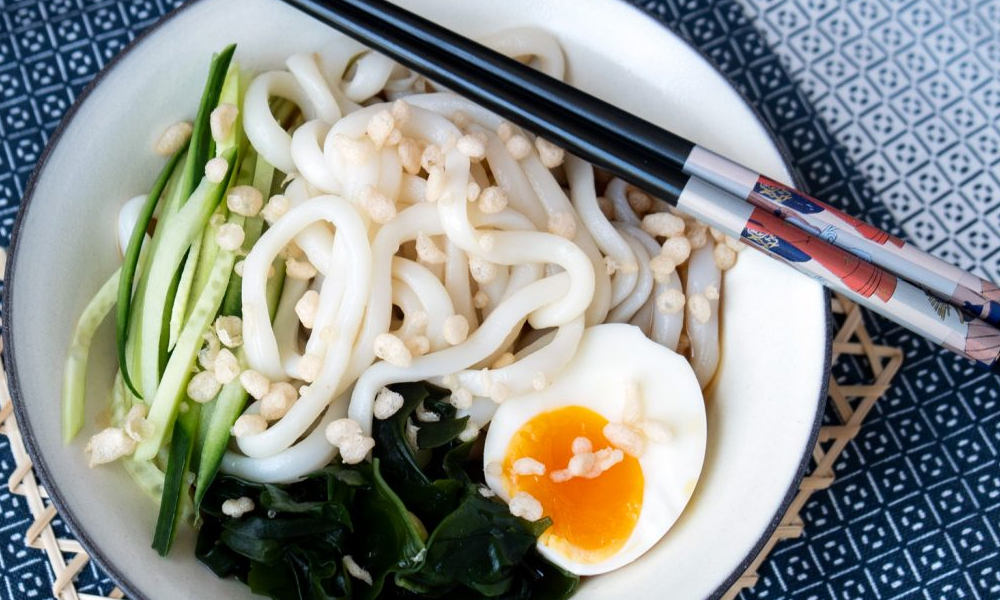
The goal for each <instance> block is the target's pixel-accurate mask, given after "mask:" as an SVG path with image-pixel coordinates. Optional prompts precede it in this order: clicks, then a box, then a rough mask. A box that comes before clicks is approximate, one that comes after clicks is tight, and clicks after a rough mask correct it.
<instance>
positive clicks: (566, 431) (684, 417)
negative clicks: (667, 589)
mask: <svg viewBox="0 0 1000 600" xmlns="http://www.w3.org/2000/svg"><path fill="white" fill-rule="evenodd" d="M705 434H706V424H705V405H704V400H703V398H702V394H701V388H700V387H699V385H698V380H697V378H696V377H695V374H694V372H693V371H692V370H691V367H690V366H689V365H688V362H687V361H686V360H685V359H684V358H683V357H682V356H680V355H678V354H676V353H675V352H672V351H671V350H668V349H667V348H664V347H663V346H661V345H659V344H657V343H655V342H653V341H651V340H650V339H648V338H647V337H646V336H645V335H643V334H642V332H641V331H640V330H639V329H638V328H636V327H633V326H631V325H618V324H610V325H598V326H595V327H591V328H590V329H588V330H586V331H585V332H584V335H583V339H582V341H581V343H580V346H579V347H578V349H577V352H576V355H575V356H574V357H573V359H572V360H571V361H570V362H569V364H567V366H566V367H565V368H564V369H563V370H562V371H561V372H560V373H559V375H558V377H557V378H555V380H554V381H553V382H552V383H551V385H550V386H549V387H547V388H546V389H544V390H542V391H539V392H534V393H530V394H527V395H524V396H520V397H516V398H510V399H508V400H507V401H506V402H505V403H504V404H502V405H501V406H500V408H499V409H498V410H497V412H496V415H495V416H494V417H493V421H492V422H491V423H490V428H489V433H488V434H487V436H486V445H485V449H484V456H483V464H484V469H485V472H486V482H487V483H488V484H489V486H490V487H491V488H492V489H493V491H494V492H496V494H497V495H498V496H500V497H501V498H502V499H503V500H504V501H506V502H508V503H510V506H511V512H513V513H515V514H521V515H522V516H524V515H528V516H526V518H529V519H530V518H537V517H539V516H542V517H548V518H549V519H551V520H552V526H551V527H549V528H548V529H547V530H546V531H545V533H543V534H542V536H541V537H540V538H539V540H538V547H539V551H540V552H541V553H542V554H543V555H544V556H545V557H546V558H547V559H549V560H550V561H552V562H553V563H555V564H557V565H559V566H561V567H562V568H564V569H566V570H568V571H570V572H573V573H576V574H578V575H597V574H600V573H606V572H608V571H611V570H614V569H617V568H619V567H621V566H624V565H626V564H628V563H630V562H632V561H633V560H635V559H636V558H638V557H639V556H641V555H642V554H643V553H645V552H646V551H647V550H649V549H650V548H651V547H653V545H654V544H656V542H657V541H659V540H660V538H662V537H663V535H664V534H666V532H667V530H668V529H670V527H671V526H672V525H673V524H674V522H675V521H676V520H677V518H678V517H679V516H680V514H681V511H683V510H684V506H685V505H686V504H687V502H688V500H689V499H690V498H691V493H692V492H693V491H694V488H695V484H696V483H697V481H698V476H699V474H700V473H701V468H702V463H703V461H704V457H705ZM539 506H540V507H541V511H539V510H538V508H539Z"/></svg>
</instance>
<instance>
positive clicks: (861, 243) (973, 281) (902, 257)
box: [685, 147, 1000, 325]
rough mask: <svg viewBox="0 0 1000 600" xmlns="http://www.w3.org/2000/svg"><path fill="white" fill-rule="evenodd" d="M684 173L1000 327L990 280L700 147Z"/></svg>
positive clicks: (999, 293)
mask: <svg viewBox="0 0 1000 600" xmlns="http://www.w3.org/2000/svg"><path fill="white" fill-rule="evenodd" d="M685 171H688V172H689V173H690V174H692V175H696V176H697V177H700V178H702V179H704V180H705V181H708V182H709V183H712V184H714V185H717V186H719V187H721V188H722V189H724V190H726V191H727V192H729V193H731V194H735V195H736V196H738V197H740V198H743V199H744V200H746V201H748V202H750V203H751V204H753V205H754V206H758V207H760V208H762V209H764V210H766V211H768V212H770V213H772V214H774V215H775V216H777V217H780V218H781V219H785V220H787V221H790V222H792V223H794V225H795V226H797V227H799V228H801V229H805V230H806V231H809V232H810V233H812V234H813V235H814V236H817V237H820V238H822V239H824V240H826V241H827V242H830V243H831V244H834V245H836V246H838V247H840V248H842V249H844V250H847V251H848V252H850V253H851V254H854V255H855V256H858V257H860V258H862V259H864V260H866V261H868V262H871V263H874V264H876V265H878V266H880V267H882V268H883V269H885V270H886V271H889V272H892V273H895V274H897V275H899V276H900V277H902V278H904V279H908V280H909V281H912V282H913V283H915V284H917V285H918V286H920V287H923V288H924V289H926V290H928V291H930V292H933V293H934V294H937V295H938V296H940V297H942V298H945V299H946V300H948V301H949V302H951V303H952V304H954V305H955V306H957V307H959V308H961V309H963V310H964V311H966V312H967V313H969V314H970V315H972V316H973V317H976V318H978V319H981V320H983V321H986V322H987V323H990V324H992V325H1000V287H997V286H996V285H995V284H993V283H991V282H989V281H986V280H983V279H980V278H979V277H976V276H975V275H973V274H971V273H968V272H966V271H963V270H962V269H960V268H958V267H956V266H955V265H953V264H951V263H948V262H946V261H943V260H941V259H939V258H937V257H935V256H932V255H930V254H928V253H926V252H924V251H923V250H920V249H919V248H917V247H916V246H914V245H913V244H909V243H907V242H904V241H903V240H901V239H899V238H898V237H895V236H893V235H890V234H889V233H887V232H885V231H882V230H881V229H879V228H878V227H875V226H873V225H869V224H868V223H865V222H864V221H860V220H858V219H855V218H854V217H852V216H850V215H848V214H846V213H844V212H842V211H840V210H838V209H836V208H834V207H832V206H830V205H828V204H825V203H823V202H821V201H819V200H816V199H815V198H813V197H811V196H808V195H806V194H804V193H802V192H800V191H798V190H796V189H794V188H790V187H788V186H786V185H784V184H781V183H778V182H776V181H773V180H771V179H768V178H767V177H764V176H763V175H760V174H758V173H756V172H754V171H752V170H750V169H747V168H746V167H743V166H741V165H739V164H737V163H734V162H732V161H730V160H728V159H726V158H723V157H721V156H719V155H718V154H715V153H712V152H710V151H708V150H704V149H703V148H700V147H698V148H695V150H694V151H692V153H691V156H690V157H689V158H688V163H687V164H685Z"/></svg>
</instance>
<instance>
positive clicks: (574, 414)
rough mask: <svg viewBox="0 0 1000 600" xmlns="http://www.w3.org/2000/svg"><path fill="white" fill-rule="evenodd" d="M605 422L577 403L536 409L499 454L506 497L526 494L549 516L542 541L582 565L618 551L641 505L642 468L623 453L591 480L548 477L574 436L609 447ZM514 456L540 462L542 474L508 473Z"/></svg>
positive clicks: (565, 459) (562, 463) (568, 454)
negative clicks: (563, 406)
mask: <svg viewBox="0 0 1000 600" xmlns="http://www.w3.org/2000/svg"><path fill="white" fill-rule="evenodd" d="M607 424H608V420H607V419H605V418H604V417H602V416H601V415H599V414H598V413H596V412H594V411H592V410H590V409H589V408H584V407H582V406H569V407H565V408H560V409H557V410H553V411H549V412H544V413H540V414H538V415H536V416H535V417H534V418H532V419H531V420H530V421H528V422H527V423H525V424H524V425H522V426H521V428H520V429H518V431H517V432H516V433H515V434H514V435H513V437H512V438H511V440H510V443H509V444H508V446H507V452H506V454H505V456H504V464H503V473H504V483H505V486H506V488H507V491H508V493H509V494H510V495H511V497H513V496H514V494H516V493H518V492H527V493H528V494H531V495H532V496H533V497H534V498H535V499H536V500H538V501H539V502H540V503H541V505H542V512H543V514H544V515H545V516H546V517H549V518H551V519H552V526H551V527H550V528H549V529H548V530H546V532H545V533H544V534H543V535H542V537H541V540H540V541H541V542H542V544H544V545H545V546H547V547H549V548H551V549H553V550H555V551H557V552H559V553H560V554H562V555H564V556H566V557H567V558H569V559H571V560H574V561H576V562H579V563H584V564H593V563H597V562H601V561H603V560H605V559H607V558H608V557H610V556H612V555H613V554H615V553H616V552H617V551H618V550H620V549H621V548H622V547H623V546H624V545H625V542H626V541H628V538H629V536H631V535H632V530H633V529H635V524H636V522H637V521H638V519H639V513H640V512H641V510H642V494H643V486H644V480H643V476H642V467H641V466H640V465H639V461H638V460H636V459H635V458H633V457H631V456H629V455H627V454H626V455H624V459H623V460H622V461H621V462H619V463H617V464H615V465H613V466H612V467H611V468H609V469H608V470H606V471H604V472H603V473H601V474H600V475H599V476H597V477H594V478H592V479H588V478H585V477H574V478H572V479H570V480H568V481H561V482H557V481H554V480H553V478H552V473H553V472H555V471H560V470H563V469H566V468H567V465H568V464H569V461H570V459H571V458H573V440H575V439H576V438H579V437H584V438H587V439H588V440H590V442H591V445H592V446H593V451H594V452H596V451H598V450H601V449H603V448H609V447H611V444H610V443H609V442H608V440H607V439H606V438H605V437H604V433H603V430H604V426H605V425H607ZM520 458H533V459H535V460H537V461H538V462H540V463H542V464H543V465H545V474H544V475H518V474H516V473H514V472H513V465H514V462H515V461H517V460H518V459H520Z"/></svg>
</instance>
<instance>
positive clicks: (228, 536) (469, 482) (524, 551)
mask: <svg viewBox="0 0 1000 600" xmlns="http://www.w3.org/2000/svg"><path fill="white" fill-rule="evenodd" d="M393 390H394V391H396V392H399V393H400V394H402V395H403V398H404V405H403V407H402V408H401V409H400V410H399V411H398V412H397V413H396V414H395V415H393V416H392V417H390V418H389V419H386V420H384V421H377V422H376V423H375V428H374V431H373V437H374V438H375V442H376V445H375V449H374V451H373V461H372V463H371V464H367V463H362V464H360V465H344V464H340V463H339V462H337V463H335V464H333V465H330V466H329V467H327V468H325V469H323V470H322V471H319V472H317V473H314V474H312V475H310V476H309V477H307V478H305V479H304V480H302V481H299V482H296V483H292V484H286V485H260V484H255V483H250V482H247V481H243V480H241V479H238V478H235V477H231V476H219V477H217V478H216V480H215V481H214V482H213V484H212V486H211V487H210V488H209V490H208V492H207V493H206V495H205V499H204V501H203V502H202V505H201V511H200V515H201V518H202V520H203V523H202V527H201V529H200V531H199V534H198V544H197V548H196V554H197V557H198V560H200V561H201V562H202V563H204V564H205V565H206V566H208V567H209V568H210V569H211V570H212V571H213V572H214V573H215V574H216V575H218V576H219V577H236V578H237V579H239V580H240V581H242V582H244V583H246V584H247V585H248V586H249V587H250V589H251V590H252V591H253V592H254V593H256V594H261V595H263V596H268V597H270V598H274V599H276V600H305V599H313V598H315V599H317V600H340V599H362V600H370V599H375V598H379V599H390V600H391V599H399V600H404V599H406V600H410V599H413V600H415V599H417V598H444V599H453V600H458V599H462V600H467V599H475V598H498V599H501V600H561V599H564V598H568V597H569V596H570V595H571V594H572V593H573V592H574V591H575V589H576V587H577V584H578V583H579V578H578V577H577V576H575V575H572V574H570V573H567V572H565V571H563V570H562V569H560V568H558V567H556V566H555V565H553V564H551V563H549V562H548V561H546V560H545V559H544V558H542V557H541V555H539V554H538V551H537V550H536V546H535V543H536V540H537V537H538V536H539V535H541V533H542V532H543V531H544V530H545V529H546V528H547V527H548V526H549V521H548V520H547V519H544V520H542V521H538V522H535V523H531V522H528V521H525V520H523V519H520V518H518V517H515V516H513V515H511V514H510V512H509V510H508V509H507V506H506V505H505V504H504V503H503V502H501V501H499V500H497V499H495V498H487V497H485V496H484V495H482V494H481V493H480V492H481V490H483V489H485V488H484V482H483V477H482V468H481V467H480V466H479V463H480V462H481V455H480V454H479V452H480V450H481V448H478V447H477V444H476V442H474V441H473V442H464V443H463V442H462V441H460V440H459V439H458V435H459V433H461V431H462V430H463V429H464V428H465V423H466V419H465V418H461V419H460V418H456V414H455V409H454V408H453V407H452V406H451V405H450V404H448V403H447V402H446V401H445V400H444V398H445V396H446V395H447V391H445V390H442V389H440V388H436V387H433V386H430V385H427V384H412V383H409V384H399V385H396V386H393ZM421 404H422V410H423V411H428V412H433V413H434V414H436V415H437V417H438V421H434V422H432V423H430V422H429V423H422V422H420V421H418V420H416V418H415V417H414V414H415V413H416V410H417V407H418V406H421ZM408 423H409V424H410V426H411V427H412V426H413V425H416V426H417V427H418V428H419V429H418V430H417V435H416V440H415V442H416V447H414V446H413V445H412V444H413V441H411V440H410V439H409V438H408V436H407V433H406V430H407V424H408ZM240 497H248V498H250V499H251V500H253V503H254V509H253V510H252V511H250V512H249V513H247V514H245V515H243V516H242V517H240V518H230V517H227V516H225V515H223V513H222V504H223V502H225V501H226V500H228V499H235V498H240ZM355 565H357V566H360V567H361V568H363V569H364V571H365V573H363V574H362V575H363V577H362V578H359V577H357V576H356V575H357V573H355V574H354V575H352V574H351V572H350V571H349V566H350V567H354V566H355ZM365 578H370V579H371V584H369V583H367V582H366V580H365Z"/></svg>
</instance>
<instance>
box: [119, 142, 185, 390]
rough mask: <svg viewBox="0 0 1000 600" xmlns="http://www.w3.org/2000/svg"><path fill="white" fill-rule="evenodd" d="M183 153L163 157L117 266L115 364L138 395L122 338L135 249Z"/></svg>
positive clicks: (125, 332) (136, 261) (135, 263)
mask: <svg viewBox="0 0 1000 600" xmlns="http://www.w3.org/2000/svg"><path fill="white" fill-rule="evenodd" d="M183 153H184V148H180V149H179V150H177V152H176V153H174V155H173V156H172V157H170V160H169V161H167V164H166V165H165V166H164V167H163V170H162V171H161V172H160V176H159V177H157V178H156V183H154V184H153V189H151V190H150V191H149V195H148V196H146V203H145V204H143V206H142V211H141V212H140V213H139V219H138V220H137V221H136V223H135V229H133V230H132V237H130V238H129V240H128V247H127V248H126V249H125V258H124V260H123V261H122V266H121V278H120V279H119V282H118V310H117V312H116V314H115V327H116V334H117V336H116V338H117V345H118V368H119V369H121V372H122V377H123V378H124V379H125V384H126V385H127V386H128V387H129V389H130V390H132V393H133V394H135V395H136V396H139V397H140V398H141V397H142V395H141V394H139V391H138V390H137V389H135V386H134V385H133V384H132V380H131V378H129V374H128V360H127V355H126V352H125V342H126V341H127V339H128V323H129V314H130V311H131V308H132V284H133V282H134V281H135V271H136V267H137V266H138V264H139V252H140V250H142V240H143V239H144V238H145V234H146V230H147V229H148V228H149V222H150V221H151V220H152V218H153V213H154V212H155V211H156V205H157V203H158V202H159V201H160V196H162V195H163V190H164V189H165V188H166V187H167V182H168V181H170V176H171V175H172V174H173V172H174V169H175V168H176V167H177V163H178V161H179V160H180V157H181V155H182V154H183Z"/></svg>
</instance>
